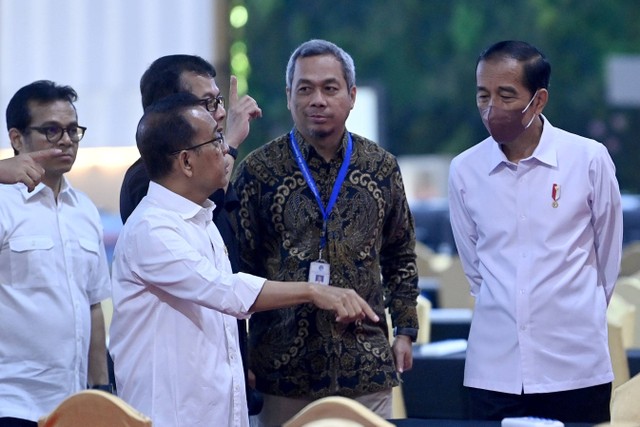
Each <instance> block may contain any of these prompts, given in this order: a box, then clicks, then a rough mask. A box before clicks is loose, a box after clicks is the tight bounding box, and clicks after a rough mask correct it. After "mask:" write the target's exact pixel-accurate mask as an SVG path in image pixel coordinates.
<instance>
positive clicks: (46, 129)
mask: <svg viewBox="0 0 640 427" xmlns="http://www.w3.org/2000/svg"><path fill="white" fill-rule="evenodd" d="M27 129H33V130H35V131H37V132H40V133H41V134H43V135H44V136H45V137H46V138H47V141H49V142H50V143H52V144H55V143H56V142H58V141H60V140H61V139H62V136H63V135H64V133H65V132H66V133H67V135H69V139H70V140H71V141H73V142H80V140H81V139H82V138H83V137H84V133H85V132H86V130H87V128H86V127H84V126H78V125H72V126H67V127H66V128H65V127H62V126H57V125H51V126H29V127H28V128H27Z"/></svg>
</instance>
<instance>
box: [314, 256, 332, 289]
mask: <svg viewBox="0 0 640 427" xmlns="http://www.w3.org/2000/svg"><path fill="white" fill-rule="evenodd" d="M329 278H330V267H329V263H328V262H326V261H324V260H322V259H319V260H317V261H313V262H312V263H311V265H310V266H309V282H311V283H317V284H319V285H328V284H329Z"/></svg>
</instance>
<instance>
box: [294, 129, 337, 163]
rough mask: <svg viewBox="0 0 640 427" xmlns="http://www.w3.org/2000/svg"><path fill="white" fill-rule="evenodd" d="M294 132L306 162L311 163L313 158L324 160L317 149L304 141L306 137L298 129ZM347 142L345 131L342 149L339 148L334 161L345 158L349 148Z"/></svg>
mask: <svg viewBox="0 0 640 427" xmlns="http://www.w3.org/2000/svg"><path fill="white" fill-rule="evenodd" d="M293 132H294V134H295V137H296V141H297V142H298V147H299V148H300V153H301V154H302V157H303V158H304V159H305V161H307V162H309V160H311V158H321V159H322V156H320V155H319V154H318V152H317V151H316V149H315V148H313V146H312V145H311V144H309V143H308V142H307V141H306V140H305V139H304V136H302V134H301V133H300V131H298V129H297V128H294V131H293ZM347 140H348V138H347V132H346V131H345V132H344V134H343V135H342V141H340V147H338V152H337V153H336V154H337V155H336V156H335V157H334V159H342V158H343V157H344V152H345V149H346V147H347Z"/></svg>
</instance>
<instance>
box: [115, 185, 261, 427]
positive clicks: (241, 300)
mask: <svg viewBox="0 0 640 427" xmlns="http://www.w3.org/2000/svg"><path fill="white" fill-rule="evenodd" d="M214 207H215V205H214V204H213V203H212V202H210V201H209V200H207V201H206V202H205V207H204V208H203V207H202V206H200V205H197V204H195V203H193V202H191V201H189V200H187V199H185V198H183V197H182V196H180V195H178V194H176V193H173V192H171V191H170V190H168V189H166V188H165V187H162V186H160V185H158V184H156V183H155V182H151V183H150V184H149V191H148V193H147V196H146V197H145V198H144V199H142V201H141V202H140V204H139V205H138V207H137V208H136V209H135V210H134V212H133V214H132V215H131V216H130V217H129V219H127V222H126V224H125V225H124V227H123V229H122V231H121V234H120V237H119V239H118V243H117V244H116V248H115V252H114V262H113V304H114V313H113V320H112V323H111V333H110V351H111V353H112V356H113V360H114V365H115V374H116V384H117V387H118V394H119V396H121V397H122V398H123V399H124V400H125V401H127V402H129V403H130V404H131V405H132V406H133V407H135V408H137V409H138V410H139V411H141V412H143V413H144V414H146V415H148V416H149V417H151V419H152V420H153V425H154V427H178V426H185V427H187V426H188V427H199V426H222V425H224V426H248V423H249V420H248V415H247V404H246V396H245V383H244V373H243V368H242V360H241V357H240V350H239V347H238V330H237V321H236V319H235V317H239V318H246V317H248V315H247V313H248V311H249V309H250V307H251V306H252V305H253V303H254V301H255V299H256V298H257V296H258V294H259V293H260V290H261V289H262V286H263V284H264V282H265V280H264V279H262V278H258V277H255V276H251V275H248V274H243V273H238V274H231V265H230V264H229V259H228V257H227V254H226V248H225V246H224V243H223V241H222V238H221V237H220V234H219V233H218V230H217V228H216V227H215V225H214V224H213V222H212V220H211V218H212V217H211V215H212V211H213V209H214ZM233 316H235V317H233Z"/></svg>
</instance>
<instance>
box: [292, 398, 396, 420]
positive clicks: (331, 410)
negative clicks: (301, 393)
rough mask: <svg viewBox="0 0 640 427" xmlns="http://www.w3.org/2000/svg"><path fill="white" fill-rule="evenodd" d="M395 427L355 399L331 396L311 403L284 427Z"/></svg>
mask: <svg viewBox="0 0 640 427" xmlns="http://www.w3.org/2000/svg"><path fill="white" fill-rule="evenodd" d="M329 425H330V426H332V427H333V426H336V427H337V426H345V427H347V426H349V427H350V426H361V427H393V424H391V423H390V422H388V421H387V420H385V419H384V418H382V417H380V416H379V415H377V414H376V413H375V412H373V411H372V410H370V409H369V408H367V407H366V406H364V405H362V404H361V403H359V402H356V401H355V400H353V399H349V398H346V397H340V396H330V397H325V398H322V399H318V400H316V401H313V402H311V403H310V404H308V405H307V406H305V407H304V408H303V409H302V410H301V411H300V412H298V413H297V414H296V415H294V416H293V418H291V419H290V420H289V421H287V422H286V423H284V424H283V425H282V427H311V426H313V427H319V426H329Z"/></svg>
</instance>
